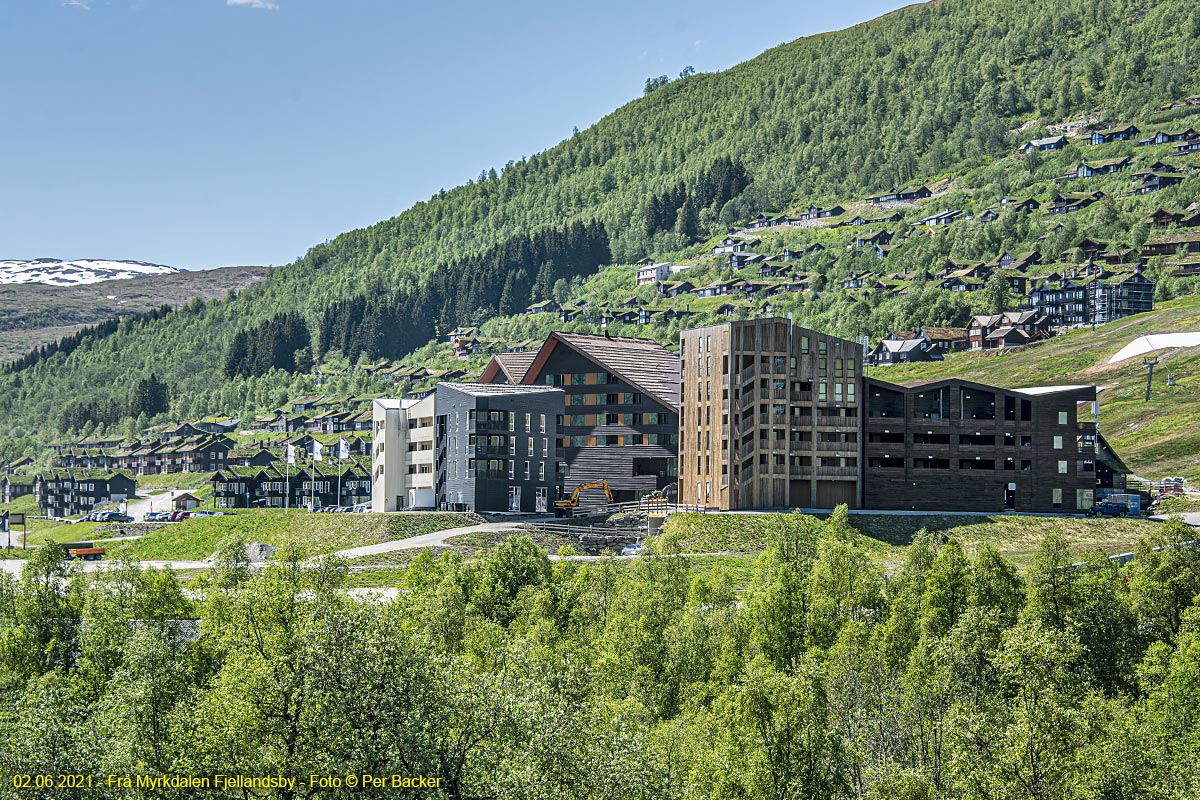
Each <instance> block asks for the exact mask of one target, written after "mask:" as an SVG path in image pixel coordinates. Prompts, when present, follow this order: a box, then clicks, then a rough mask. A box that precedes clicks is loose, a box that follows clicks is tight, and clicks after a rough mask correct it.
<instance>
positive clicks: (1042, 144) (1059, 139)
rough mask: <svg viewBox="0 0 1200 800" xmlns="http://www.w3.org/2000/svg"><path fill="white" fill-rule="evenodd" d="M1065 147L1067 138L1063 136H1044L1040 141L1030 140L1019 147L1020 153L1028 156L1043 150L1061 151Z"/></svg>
mask: <svg viewBox="0 0 1200 800" xmlns="http://www.w3.org/2000/svg"><path fill="white" fill-rule="evenodd" d="M1066 146H1067V137H1065V136H1044V137H1042V138H1041V139H1030V140H1029V141H1028V142H1026V143H1025V144H1023V145H1021V152H1022V153H1026V154H1029V153H1037V152H1042V151H1044V150H1062V149H1063V148H1064V147H1066Z"/></svg>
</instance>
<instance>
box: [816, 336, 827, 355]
mask: <svg viewBox="0 0 1200 800" xmlns="http://www.w3.org/2000/svg"><path fill="white" fill-rule="evenodd" d="M828 352H829V342H827V341H825V340H824V339H821V340H819V341H818V342H817V353H818V354H819V355H825V354H826V353H828Z"/></svg>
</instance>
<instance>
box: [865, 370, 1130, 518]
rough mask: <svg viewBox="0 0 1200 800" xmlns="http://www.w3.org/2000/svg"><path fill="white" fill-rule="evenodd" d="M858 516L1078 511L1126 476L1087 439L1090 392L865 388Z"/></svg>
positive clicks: (1091, 428) (1098, 443) (935, 384)
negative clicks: (863, 512) (866, 511)
mask: <svg viewBox="0 0 1200 800" xmlns="http://www.w3.org/2000/svg"><path fill="white" fill-rule="evenodd" d="M865 394H866V404H865V405H866V419H865V434H866V437H865V438H866V441H865V444H864V453H865V462H866V463H865V468H864V470H863V503H864V506H865V507H866V508H879V509H898V510H912V511H1031V512H1046V513H1075V512H1079V511H1086V510H1087V509H1089V508H1091V507H1092V504H1093V503H1094V501H1095V500H1096V499H1098V494H1097V492H1098V491H1099V490H1103V489H1114V490H1119V489H1124V479H1125V473H1126V472H1127V469H1126V468H1125V466H1124V464H1122V463H1121V461H1120V459H1119V458H1117V456H1116V455H1115V454H1114V453H1113V452H1112V451H1111V449H1109V447H1108V445H1107V443H1106V442H1105V441H1104V439H1103V437H1100V436H1099V435H1098V434H1097V431H1096V423H1095V421H1094V418H1093V416H1092V413H1093V406H1092V403H1094V402H1095V400H1096V387H1094V386H1045V387H1033V388H1026V389H1011V390H1009V389H998V388H996V387H994V386H986V385H984V384H980V383H974V382H972V381H965V380H960V379H955V378H950V379H944V380H937V381H924V382H918V383H912V384H907V385H899V384H892V383H887V382H885V381H880V380H875V379H873V378H872V379H868V380H867V381H866V391H865Z"/></svg>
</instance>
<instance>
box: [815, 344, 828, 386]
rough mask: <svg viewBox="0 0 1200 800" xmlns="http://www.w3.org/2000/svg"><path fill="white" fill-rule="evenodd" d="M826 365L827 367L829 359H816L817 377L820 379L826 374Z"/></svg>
mask: <svg viewBox="0 0 1200 800" xmlns="http://www.w3.org/2000/svg"><path fill="white" fill-rule="evenodd" d="M822 344H824V343H823V342H822ZM828 365H829V359H827V358H818V359H817V376H818V377H820V378H824V377H825V373H826V372H828Z"/></svg>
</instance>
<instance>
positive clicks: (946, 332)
mask: <svg viewBox="0 0 1200 800" xmlns="http://www.w3.org/2000/svg"><path fill="white" fill-rule="evenodd" d="M921 331H922V332H923V333H924V334H925V335H926V336H928V337H929V338H930V339H938V340H947V339H966V338H967V329H966V328H921Z"/></svg>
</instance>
